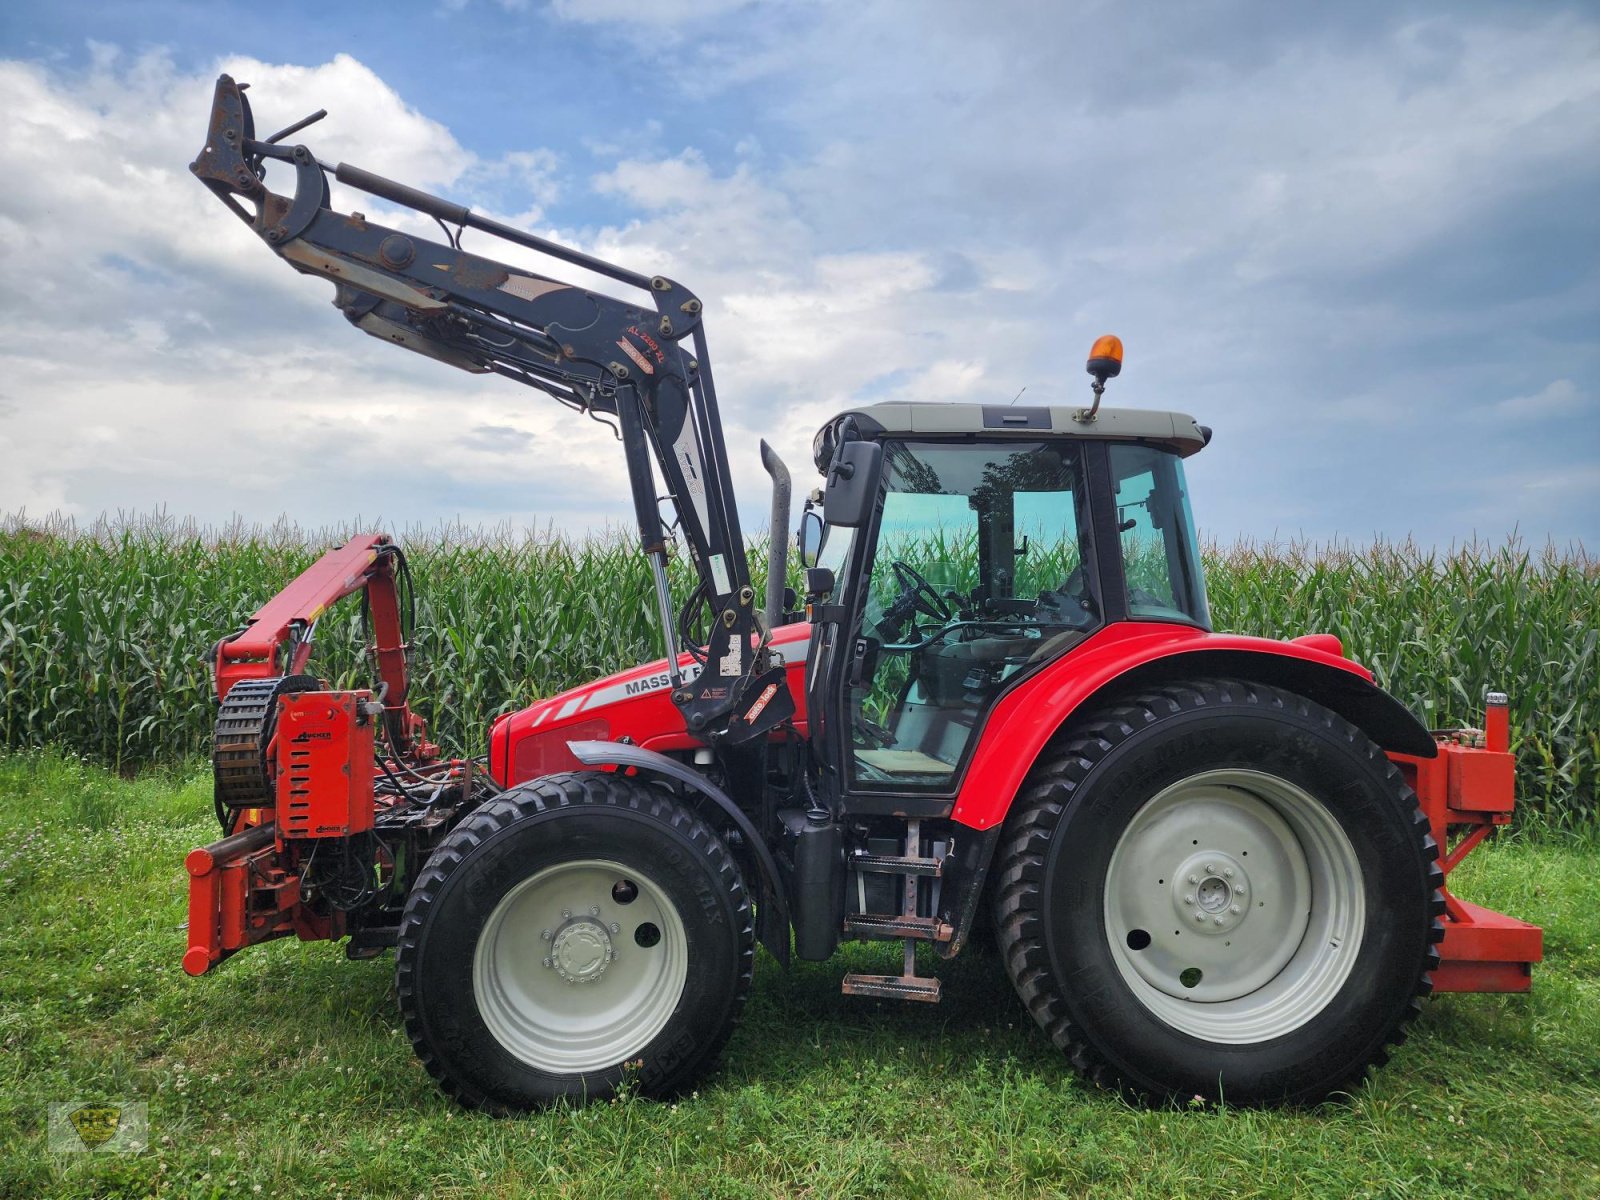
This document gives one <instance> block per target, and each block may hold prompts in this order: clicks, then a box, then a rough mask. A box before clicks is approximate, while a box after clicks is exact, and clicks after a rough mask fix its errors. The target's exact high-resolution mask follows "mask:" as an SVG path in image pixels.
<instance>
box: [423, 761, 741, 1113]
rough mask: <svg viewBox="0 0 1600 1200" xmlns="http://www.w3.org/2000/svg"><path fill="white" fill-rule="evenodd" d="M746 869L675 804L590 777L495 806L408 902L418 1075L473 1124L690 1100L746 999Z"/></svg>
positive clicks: (464, 829) (477, 817)
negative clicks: (683, 1096)
mask: <svg viewBox="0 0 1600 1200" xmlns="http://www.w3.org/2000/svg"><path fill="white" fill-rule="evenodd" d="M754 954H755V937H754V930H753V922H752V917H751V908H750V902H749V899H748V897H747V895H746V892H745V888H744V884H743V881H742V880H741V878H740V875H739V870H738V867H737V866H736V865H735V863H734V861H733V858H732V857H731V856H730V855H729V853H728V850H727V848H726V847H725V846H724V845H723V844H722V841H721V839H719V838H718V837H717V835H716V834H715V833H713V832H712V830H711V829H710V828H709V827H708V826H707V825H706V824H705V823H704V822H703V821H701V820H700V819H699V818H698V817H696V816H695V815H694V814H693V813H691V812H690V811H689V810H688V809H687V808H685V807H684V806H683V805H682V804H681V803H679V801H678V800H677V799H676V798H675V797H674V796H673V795H672V794H671V793H670V792H668V791H666V790H664V789H663V788H661V787H658V786H655V785H652V784H649V783H646V782H644V781H642V780H639V779H635V778H628V777H625V776H622V775H616V774H609V773H603V772H594V771H584V772H577V773H573V774H568V775H554V776H549V777H547V778H543V779H538V780H534V781H533V782H531V783H527V784H524V785H522V786H520V787H516V788H513V789H511V790H509V791H506V792H504V793H502V794H501V795H499V796H497V797H496V798H495V799H494V800H492V801H490V802H489V803H487V804H485V805H484V806H483V807H482V808H479V809H478V810H477V811H476V812H474V813H473V814H472V815H471V816H469V817H467V818H466V820H464V821H463V822H462V823H461V824H460V825H459V826H457V827H456V829H455V830H453V831H452V832H451V834H450V836H449V837H447V838H446V839H445V840H444V842H443V843H441V844H440V846H439V848H438V850H437V851H435V852H434V855H433V857H432V858H431V859H429V861H428V864H427V866H426V867H425V868H424V870H423V872H422V875H421V876H420V878H419V879H418V880H417V883H416V885H415V886H414V887H413V888H412V891H411V895H410V897H409V898H408V900H407V902H406V908H405V914H404V916H403V918H402V920H401V924H400V934H399V944H398V951H397V960H398V961H397V966H396V981H397V988H398V990H399V994H400V1008H401V1012H402V1014H403V1016H404V1017H405V1024H406V1031H407V1032H408V1033H409V1034H410V1035H411V1041H412V1044H413V1046H415V1047H416V1050H417V1054H418V1056H419V1057H420V1058H421V1059H422V1062H423V1064H424V1065H425V1066H426V1067H427V1069H428V1070H429V1072H431V1073H432V1074H433V1075H434V1076H435V1077H436V1078H437V1079H438V1080H439V1082H440V1083H441V1084H442V1085H443V1087H444V1089H445V1090H446V1091H447V1092H449V1093H450V1094H451V1095H452V1096H454V1097H455V1098H456V1099H457V1100H458V1101H460V1102H461V1103H462V1104H464V1105H466V1106H468V1107H470V1108H482V1109H488V1110H490V1111H499V1112H505V1111H516V1110H523V1109H529V1108H534V1107H538V1106H540V1105H544V1104H548V1103H550V1102H552V1101H555V1100H558V1099H566V1100H570V1101H574V1102H579V1103H581V1102H585V1101H589V1100H599V1099H606V1098H608V1097H610V1096H612V1095H614V1094H616V1092H617V1091H618V1089H619V1088H620V1087H622V1086H623V1085H624V1084H625V1083H628V1082H631V1083H632V1084H633V1085H635V1086H637V1088H638V1090H639V1091H640V1092H641V1093H643V1094H646V1095H657V1096H659V1095H665V1094H670V1093H673V1092H676V1091H679V1090H681V1089H683V1088H685V1087H687V1086H688V1085H689V1084H691V1083H692V1082H694V1081H695V1080H696V1079H698V1078H699V1077H700V1076H701V1075H702V1074H704V1073H705V1072H706V1071H708V1070H709V1069H710V1068H711V1067H712V1066H713V1065H714V1063H715V1061H716V1058H717V1055H718V1054H719V1053H720V1052H721V1050H722V1047H723V1045H724V1043H726V1041H727V1040H728V1037H729V1035H730V1034H731V1033H732V1032H733V1028H734V1026H735V1024H736V1023H737V1021H738V1018H739V1014H740V1011H741V1010H742V1008H743V1006H744V1001H745V998H746V996H747V995H748V994H749V990H750V979H751V968H752V964H753V961H754Z"/></svg>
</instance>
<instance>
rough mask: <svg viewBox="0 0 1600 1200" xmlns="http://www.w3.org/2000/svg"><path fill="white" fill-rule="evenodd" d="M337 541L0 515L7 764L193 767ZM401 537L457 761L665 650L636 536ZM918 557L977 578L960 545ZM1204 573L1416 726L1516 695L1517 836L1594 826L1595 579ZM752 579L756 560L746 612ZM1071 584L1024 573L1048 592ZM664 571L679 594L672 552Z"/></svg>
mask: <svg viewBox="0 0 1600 1200" xmlns="http://www.w3.org/2000/svg"><path fill="white" fill-rule="evenodd" d="M349 532H352V531H350V530H301V529H298V528H295V527H293V526H289V525H278V526H274V527H272V528H269V529H259V528H243V527H239V528H228V529H222V530H202V529H197V528H195V527H193V526H191V525H184V524H180V523H177V522H173V521H170V520H165V519H162V518H148V519H133V520H128V521H124V522H122V523H120V524H112V525H104V524H102V525H97V526H93V527H89V528H83V529H80V528H76V527H74V526H72V525H70V524H66V523H60V522H56V523H48V522H47V523H45V524H44V525H39V524H38V523H29V522H26V521H24V520H23V519H22V518H21V517H19V516H13V517H0V749H17V748H23V747H30V746H34V747H37V746H60V747H62V748H64V749H66V750H69V751H71V752H72V753H75V754H81V755H85V756H88V757H90V758H92V759H93V760H94V761H97V762H100V763H104V764H106V765H108V766H111V767H114V768H117V769H121V770H125V771H131V770H134V769H137V768H139V767H142V766H146V765H149V764H152V763H163V762H165V763H171V762H181V761H185V760H188V759H192V758H194V757H196V756H199V755H203V754H205V753H207V752H208V750H209V744H210V734H211V726H212V723H213V722H214V720H215V717H216V713H215V700H214V698H213V697H212V695H211V690H210V681H209V676H208V673H207V667H206V663H205V661H204V659H205V654H206V650H207V648H208V647H210V646H211V645H212V644H213V643H215V642H216V640H217V639H218V638H219V637H221V636H223V635H225V634H227V633H231V632H232V631H233V630H235V629H238V628H239V627H240V626H241V625H242V624H243V623H244V621H245V619H246V618H247V617H248V616H249V614H250V613H251V612H253V611H254V610H255V609H256V608H257V607H258V606H259V605H261V604H262V603H264V602H265V601H266V600H267V599H268V598H270V597H271V596H272V595H273V594H274V593H275V592H277V591H278V590H279V589H280V588H282V587H283V586H284V585H285V584H286V583H288V582H289V580H291V579H292V578H293V577H294V576H295V575H296V574H297V573H299V571H301V570H302V569H303V568H304V567H305V566H306V565H307V564H308V563H310V562H311V561H312V560H313V559H314V558H315V557H316V556H317V555H318V554H319V553H321V551H322V550H324V549H325V548H327V547H328V546H330V545H332V544H334V543H335V542H338V541H341V540H342V539H343V538H344V537H345V536H347V535H348V533H349ZM401 541H402V543H403V544H404V545H405V546H406V548H407V551H408V553H409V554H410V557H411V561H412V565H413V568H414V571H415V575H416V578H417V581H418V585H419V605H418V629H417V634H416V638H415V641H416V646H417V653H416V664H415V676H416V687H415V688H414V689H413V695H414V696H415V697H416V698H417V699H416V703H417V705H418V707H419V708H420V709H421V711H422V713H423V715H424V716H425V717H427V719H428V720H429V723H430V729H431V730H432V732H433V734H434V735H435V736H436V737H437V738H438V740H439V741H440V742H441V744H442V745H444V746H445V747H447V748H448V749H449V750H450V751H451V752H453V753H462V752H465V753H470V754H476V753H480V752H481V751H482V749H483V739H484V735H485V731H486V730H487V729H488V725H489V722H490V720H491V719H492V718H493V717H494V716H496V715H498V714H499V713H502V712H506V711H509V710H512V709H516V708H520V707H522V706H523V705H526V704H528V703H530V702H532V701H533V700H535V699H538V698H540V697H543V696H549V695H553V694H554V693H555V692H557V691H560V690H562V689H565V688H569V687H573V686H575V685H577V684H580V683H584V682H587V681H589V680H591V679H594V678H596V677H597V676H600V675H604V674H607V673H609V672H612V671H616V670H619V669H621V668H623V667H627V666H631V665H633V664H635V663H639V662H644V661H648V660H649V659H651V658H655V657H657V656H659V655H660V653H661V640H660V634H659V633H658V632H657V630H656V628H655V624H654V616H653V614H654V611H655V607H654V599H653V593H652V592H651V584H650V574H649V570H648V568H647V567H646V564H645V561H644V559H643V557H642V556H641V555H640V554H639V552H638V550H637V549H636V547H635V544H634V542H635V539H632V538H629V537H624V536H622V535H620V534H618V535H615V536H610V537H596V538H591V539H587V540H573V539H569V538H565V537H562V536H559V535H554V534H551V533H548V532H547V533H543V534H539V533H531V534H530V533H524V532H518V531H512V530H509V529H482V528H464V527H456V526H451V527H444V528H439V529H433V530H419V531H411V532H409V533H407V534H405V535H404V536H403V537H402V538H401ZM928 552H929V553H930V554H931V553H937V555H939V556H940V559H941V562H945V563H947V565H949V566H951V567H952V568H954V571H955V576H956V577H962V576H963V573H965V575H966V576H970V575H971V573H972V572H971V561H970V560H972V559H973V557H974V553H975V552H974V549H973V547H972V546H971V545H970V544H966V545H949V546H944V547H942V548H939V549H937V550H936V551H935V550H934V549H932V548H929V550H928ZM912 557H913V558H915V557H916V556H915V555H913V556H912ZM1205 558H1206V571H1207V576H1208V584H1209V588H1210V594H1211V607H1212V615H1213V618H1214V621H1215V624H1216V627H1217V628H1218V629H1223V630H1230V631H1234V632H1240V633H1253V634H1265V635H1268V636H1288V637H1292V636H1295V635H1298V634H1302V633H1313V632H1329V633H1334V634H1337V635H1338V636H1339V637H1340V638H1342V639H1343V641H1344V644H1345V647H1346V650H1347V652H1348V653H1349V654H1350V655H1351V656H1352V657H1354V658H1355V659H1356V660H1357V661H1360V662H1363V663H1365V664H1366V665H1367V666H1369V667H1370V668H1372V669H1373V670H1374V671H1375V672H1376V673H1377V676H1378V679H1379V681H1380V682H1381V683H1382V684H1383V685H1384V686H1386V687H1387V688H1388V689H1389V690H1390V691H1392V692H1393V693H1394V694H1395V695H1396V696H1397V697H1399V699H1400V700H1401V701H1402V702H1403V703H1405V704H1406V705H1408V706H1409V707H1410V708H1411V709H1412V710H1413V711H1414V712H1416V713H1418V714H1419V715H1421V716H1422V718H1423V720H1424V721H1425V722H1426V723H1427V724H1428V725H1429V726H1431V727H1440V726H1447V725H1462V724H1473V723H1476V722H1477V721H1478V720H1479V718H1480V712H1481V701H1482V695H1483V692H1484V690H1485V689H1486V688H1488V687H1495V688H1498V689H1500V690H1503V691H1506V692H1509V693H1510V695H1511V705H1512V731H1513V747H1514V749H1515V750H1516V751H1517V756H1518V763H1517V771H1518V776H1517V777H1518V788H1519V792H1518V796H1519V803H1520V804H1521V806H1522V811H1523V815H1524V820H1526V821H1530V822H1533V821H1537V822H1538V823H1540V824H1542V825H1546V826H1552V827H1557V828H1585V827H1587V828H1596V827H1600V560H1596V559H1593V558H1591V557H1590V556H1589V555H1588V554H1586V553H1585V552H1584V551H1583V550H1581V549H1573V550H1570V551H1566V552H1557V551H1555V550H1552V549H1549V548H1547V549H1545V550H1544V551H1542V552H1536V551H1532V550H1529V549H1528V548H1526V547H1523V546H1521V545H1519V544H1516V543H1510V544H1501V545H1482V544H1473V545H1467V546H1462V547H1457V548H1454V549H1451V550H1449V551H1445V552H1436V551H1425V550H1421V549H1419V548H1417V547H1415V546H1412V545H1409V544H1404V543H1386V542H1379V543H1376V544H1374V545H1371V546H1366V547H1348V546H1336V547H1324V548H1321V549H1318V550H1315V551H1313V550H1310V549H1308V548H1306V547H1300V546H1293V545H1290V546H1252V545H1242V546H1233V547H1217V546H1213V547H1211V548H1209V549H1208V550H1207V551H1206V554H1205ZM763 560H764V552H763V551H762V549H761V548H760V547H755V548H753V549H752V552H751V562H752V574H753V575H754V576H755V581H756V588H757V591H758V593H759V592H760V591H761V590H762V589H763V587H764V568H763V565H762V563H763ZM918 561H924V560H922V559H918ZM1067 565H1068V564H1065V563H1051V562H1044V561H1041V562H1039V563H1037V564H1035V566H1037V567H1039V568H1040V571H1041V575H1040V578H1045V577H1047V576H1054V577H1056V578H1057V579H1059V578H1060V577H1061V575H1062V574H1063V572H1064V570H1065V568H1066V567H1067ZM674 570H675V575H676V577H677V580H678V583H679V584H680V589H681V585H682V584H684V583H685V582H686V566H685V563H684V561H683V558H682V556H681V555H680V556H679V558H678V560H677V561H676V562H675V564H674ZM1034 582H1035V583H1036V582H1037V580H1035V581H1034ZM679 594H680V595H682V594H684V592H683V591H682V590H680V592H679ZM360 644H361V622H360V617H359V612H358V609H357V607H356V605H355V604H354V602H348V603H346V604H345V605H343V606H341V607H340V608H337V609H335V610H334V611H333V613H331V614H330V615H329V616H327V617H325V618H324V619H323V621H322V623H321V624H320V625H319V627H318V631H317V646H318V651H317V655H316V657H315V658H314V659H313V663H314V665H315V667H316V669H317V670H318V671H319V672H320V673H322V674H323V675H324V677H325V678H329V679H331V680H334V681H335V682H336V683H338V684H339V685H347V684H351V683H355V682H357V681H359V682H360V683H361V684H363V685H365V684H368V683H370V682H371V676H370V672H368V671H367V670H366V669H365V668H364V666H363V664H362V656H361V651H360Z"/></svg>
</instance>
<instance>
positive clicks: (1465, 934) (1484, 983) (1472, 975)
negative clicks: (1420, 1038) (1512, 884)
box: [1389, 704, 1544, 992]
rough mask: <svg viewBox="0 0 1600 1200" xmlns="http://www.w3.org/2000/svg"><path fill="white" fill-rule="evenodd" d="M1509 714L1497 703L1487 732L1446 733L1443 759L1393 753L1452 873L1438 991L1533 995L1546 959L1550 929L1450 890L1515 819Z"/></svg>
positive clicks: (1442, 861)
mask: <svg viewBox="0 0 1600 1200" xmlns="http://www.w3.org/2000/svg"><path fill="white" fill-rule="evenodd" d="M1504 713H1505V708H1504V706H1503V705H1499V704H1496V705H1491V706H1490V708H1489V710H1488V713H1487V714H1486V720H1485V725H1486V728H1487V731H1486V732H1485V733H1483V734H1481V735H1480V734H1476V733H1460V734H1457V733H1450V734H1440V735H1438V742H1439V754H1438V757H1436V758H1416V757H1414V756H1412V755H1409V754H1391V755H1390V756H1389V757H1390V758H1391V759H1393V760H1394V762H1395V765H1397V766H1398V767H1399V768H1400V770H1401V773H1402V774H1404V775H1405V777H1406V782H1407V783H1409V784H1410V785H1411V787H1412V790H1413V791H1415V792H1416V793H1417V802H1418V803H1419V804H1420V805H1421V806H1422V811H1423V812H1424V813H1425V814H1426V815H1427V818H1428V825H1429V827H1430V830H1431V832H1432V833H1433V840H1434V841H1436V842H1437V843H1438V844H1439V854H1440V865H1441V866H1442V867H1443V868H1444V873H1445V888H1444V901H1445V913H1444V940H1443V941H1442V942H1440V943H1439V959H1440V962H1439V967H1438V969H1437V970H1436V971H1434V973H1433V990H1434V991H1436V992H1526V991H1528V990H1530V989H1531V988H1532V986H1533V964H1534V963H1536V962H1539V961H1541V960H1542V959H1543V958H1544V931H1543V930H1542V929H1540V928H1539V927H1538V926H1537V925H1530V924H1528V923H1527V922H1526V921H1519V920H1517V919H1516V918H1515V917H1508V916H1506V915H1505V914H1504V913H1497V912H1494V911H1493V910H1491V909H1487V908H1484V907H1483V906H1481V905H1478V904H1471V903H1469V902H1468V901H1465V900H1461V899H1459V898H1457V897H1456V896H1455V895H1453V894H1452V893H1451V892H1450V887H1449V880H1450V873H1451V872H1452V871H1454V870H1455V869H1456V867H1458V866H1460V865H1461V862H1462V860H1463V859H1465V858H1466V857H1467V855H1469V854H1471V853H1472V851H1473V850H1475V849H1477V847H1478V846H1479V845H1481V844H1482V843H1483V841H1484V839H1485V838H1487V837H1488V836H1489V835H1490V834H1491V833H1492V832H1494V830H1495V829H1497V828H1499V827H1500V826H1502V825H1509V824H1510V823H1511V810H1512V808H1513V806H1514V805H1515V803H1516V796H1515V768H1516V761H1515V759H1514V758H1513V756H1512V755H1511V753H1510V752H1509V749H1508V742H1509V740H1510V739H1509V736H1508V730H1507V728H1506V722H1505V716H1504ZM1480 743H1481V744H1480ZM1452 835H1454V837H1455V844H1454V845H1451V842H1450V839H1451V836H1452Z"/></svg>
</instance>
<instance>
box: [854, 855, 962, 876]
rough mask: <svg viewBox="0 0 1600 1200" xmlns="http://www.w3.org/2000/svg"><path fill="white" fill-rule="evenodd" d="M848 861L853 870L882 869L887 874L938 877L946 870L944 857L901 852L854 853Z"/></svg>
mask: <svg viewBox="0 0 1600 1200" xmlns="http://www.w3.org/2000/svg"><path fill="white" fill-rule="evenodd" d="M847 862H848V863H849V866H850V869H851V870H852V871H881V872H883V873H884V874H886V875H926V876H933V877H937V876H939V875H940V874H942V873H943V871H944V859H942V858H907V857H906V856H904V855H901V854H866V853H862V854H852V855H851V856H850V857H849V859H848V860H847Z"/></svg>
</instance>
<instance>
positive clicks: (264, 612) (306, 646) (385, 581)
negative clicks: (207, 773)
mask: <svg viewBox="0 0 1600 1200" xmlns="http://www.w3.org/2000/svg"><path fill="white" fill-rule="evenodd" d="M404 571H405V559H404V557H403V556H402V555H401V553H400V548H399V547H398V546H396V545H394V543H393V542H392V541H390V539H389V536H388V535H387V534H382V533H376V534H369V535H367V536H365V537H359V538H352V539H351V540H350V541H348V542H346V543H345V544H344V545H342V546H336V547H335V548H334V549H332V550H329V551H328V552H327V553H326V554H324V555H323V556H322V557H321V558H319V559H317V561H316V562H314V563H312V564H311V565H310V566H309V567H307V568H306V569H305V570H304V571H302V572H301V573H300V574H299V575H298V576H297V577H296V578H295V580H294V582H293V583H291V584H289V586H288V587H286V588H284V589H283V591H281V592H279V593H278V594H277V595H276V596H274V597H273V598H272V599H271V600H268V601H267V602H266V603H265V604H263V605H262V606H261V607H260V608H259V609H257V610H256V612H255V614H254V615H253V616H251V618H250V620H249V622H248V623H247V624H246V625H245V627H244V628H243V629H241V630H240V631H239V632H238V633H235V634H232V635H231V636H229V637H225V638H223V639H222V640H221V641H220V642H218V643H217V645H216V649H215V652H214V656H213V657H214V668H215V679H216V687H217V699H218V700H219V701H220V700H225V699H227V696H228V692H229V691H231V690H232V688H233V686H234V685H235V684H237V683H240V682H243V681H244V680H246V679H267V678H272V677H274V676H279V675H299V674H301V673H302V672H304V671H305V669H306V663H307V660H309V659H310V657H311V644H312V637H313V636H314V634H315V632H316V626H317V621H318V620H319V619H320V618H321V617H322V614H323V613H324V612H326V611H327V610H328V609H329V608H331V607H332V606H333V605H334V604H336V603H337V602H338V601H340V600H342V599H344V598H345V597H346V596H350V595H354V594H355V593H356V592H364V593H365V599H366V603H367V608H368V611H369V612H370V613H371V614H372V637H373V644H372V653H373V657H374V658H375V659H376V660H377V666H378V678H379V680H380V681H381V685H382V687H381V695H382V697H383V710H384V725H385V728H386V730H387V731H388V733H389V737H390V742H391V744H392V745H393V747H394V749H395V752H396V753H400V754H404V753H407V752H410V751H412V750H413V749H416V748H417V744H418V743H419V742H420V741H421V740H422V738H423V736H424V730H423V726H422V721H421V718H419V717H417V716H416V715H415V714H413V713H412V712H411V710H410V708H409V707H408V705H407V704H406V697H407V694H408V692H409V690H410V678H409V674H408V668H407V662H406V655H407V651H408V649H409V647H407V645H406V642H405V629H404V625H403V623H402V621H401V617H400V596H399V592H398V589H397V587H396V575H397V573H403V572H404Z"/></svg>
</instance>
